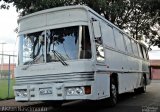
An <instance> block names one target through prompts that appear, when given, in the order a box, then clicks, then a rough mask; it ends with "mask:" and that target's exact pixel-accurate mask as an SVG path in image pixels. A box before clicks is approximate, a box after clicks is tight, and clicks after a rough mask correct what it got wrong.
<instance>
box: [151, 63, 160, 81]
mask: <svg viewBox="0 0 160 112" xmlns="http://www.w3.org/2000/svg"><path fill="white" fill-rule="evenodd" d="M150 66H151V75H152V79H153V80H160V60H150Z"/></svg>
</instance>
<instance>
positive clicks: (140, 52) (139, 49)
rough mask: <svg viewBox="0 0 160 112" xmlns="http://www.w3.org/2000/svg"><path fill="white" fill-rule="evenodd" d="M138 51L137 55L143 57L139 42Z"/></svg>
mask: <svg viewBox="0 0 160 112" xmlns="http://www.w3.org/2000/svg"><path fill="white" fill-rule="evenodd" d="M138 52H139V57H140V58H143V54H142V49H141V45H140V44H138Z"/></svg>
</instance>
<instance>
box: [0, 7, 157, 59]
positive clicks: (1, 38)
mask: <svg viewBox="0 0 160 112" xmlns="http://www.w3.org/2000/svg"><path fill="white" fill-rule="evenodd" d="M17 19H18V13H17V12H16V9H15V8H14V7H12V6H11V7H10V9H9V10H3V9H0V43H3V42H5V43H6V44H5V45H4V53H5V54H13V52H15V51H16V44H17V34H16V33H15V32H14V30H15V29H16V28H17V26H18V25H17ZM154 49H156V50H159V49H158V48H157V47H155V48H153V51H151V52H150V53H149V56H150V59H160V51H154ZM1 51H2V45H0V54H1V53H2V52H1ZM15 54H16V53H15ZM0 58H1V56H0Z"/></svg>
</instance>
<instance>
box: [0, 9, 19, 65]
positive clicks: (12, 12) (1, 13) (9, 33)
mask: <svg viewBox="0 0 160 112" xmlns="http://www.w3.org/2000/svg"><path fill="white" fill-rule="evenodd" d="M17 19H18V13H17V12H16V9H15V8H14V7H12V6H11V7H10V9H9V10H4V9H0V43H5V44H4V45H3V51H4V54H12V55H13V54H16V53H15V52H16V43H17V33H15V32H14V30H15V29H16V28H17V26H18V24H17ZM0 54H2V45H1V44H0ZM0 58H1V56H0ZM3 58H4V61H5V62H6V60H8V57H5V56H4V57H3ZM6 58H7V59H6ZM0 63H1V61H0Z"/></svg>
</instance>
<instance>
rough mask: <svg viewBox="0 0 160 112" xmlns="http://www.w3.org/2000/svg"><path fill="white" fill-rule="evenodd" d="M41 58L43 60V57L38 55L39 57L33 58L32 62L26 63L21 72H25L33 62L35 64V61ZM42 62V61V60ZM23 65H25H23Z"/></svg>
mask: <svg viewBox="0 0 160 112" xmlns="http://www.w3.org/2000/svg"><path fill="white" fill-rule="evenodd" d="M42 56H43V58H44V55H43V54H42V55H40V56H39V57H35V58H34V59H33V60H32V61H30V62H28V63H27V64H26V65H27V66H26V67H24V68H22V69H23V70H27V69H28V68H29V67H30V66H31V65H32V64H34V62H36V61H37V60H39V59H40V58H41V57H42ZM43 61H44V59H43ZM24 65H25V64H24Z"/></svg>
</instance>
